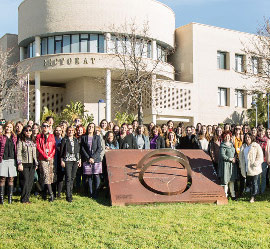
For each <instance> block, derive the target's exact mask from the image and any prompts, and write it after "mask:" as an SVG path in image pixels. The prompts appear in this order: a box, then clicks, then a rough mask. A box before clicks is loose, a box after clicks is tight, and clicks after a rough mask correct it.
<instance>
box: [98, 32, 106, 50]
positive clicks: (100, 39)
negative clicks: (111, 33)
mask: <svg viewBox="0 0 270 249" xmlns="http://www.w3.org/2000/svg"><path fill="white" fill-rule="evenodd" d="M104 48H105V39H104V35H99V36H98V52H99V53H104V51H105V49H104Z"/></svg>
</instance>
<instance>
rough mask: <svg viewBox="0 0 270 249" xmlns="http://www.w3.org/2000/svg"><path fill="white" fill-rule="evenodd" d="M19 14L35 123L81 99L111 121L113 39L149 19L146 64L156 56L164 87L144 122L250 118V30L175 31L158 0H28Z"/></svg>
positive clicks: (157, 77) (116, 65) (193, 26)
mask: <svg viewBox="0 0 270 249" xmlns="http://www.w3.org/2000/svg"><path fill="white" fill-rule="evenodd" d="M18 11H19V18H18V24H19V31H18V46H19V51H20V52H19V54H20V66H21V68H24V69H27V71H28V72H29V73H30V81H31V82H32V84H33V86H32V88H33V89H32V92H33V94H32V95H31V97H30V99H31V101H32V102H33V103H34V105H31V108H30V111H31V113H32V114H34V116H35V120H36V121H37V122H38V121H39V120H40V112H41V110H42V107H44V106H47V107H48V108H49V109H51V110H53V111H54V112H57V113H59V112H61V110H62V109H63V108H64V106H65V105H66V104H68V103H70V101H81V102H82V103H84V105H85V106H86V109H87V110H89V112H90V113H93V114H94V117H95V122H97V121H98V118H97V117H98V110H101V116H103V117H105V118H106V119H107V120H112V121H113V119H114V112H115V108H114V105H113V98H112V97H113V96H112V88H113V87H114V85H115V83H116V82H119V80H120V77H119V72H121V70H123V64H121V63H120V62H119V59H118V57H117V56H116V55H115V54H116V53H117V52H119V46H120V45H119V44H117V39H116V37H117V35H118V34H121V33H125V32H129V31H126V30H125V29H124V27H126V26H127V24H128V23H131V22H134V23H136V25H137V26H138V28H139V29H140V28H141V27H143V25H145V23H147V27H148V39H149V41H150V42H149V44H148V46H147V49H146V51H145V56H144V57H143V61H144V63H146V64H149V65H151V64H153V63H155V62H156V61H159V62H158V66H157V69H156V70H155V72H154V75H153V81H154V82H155V83H156V82H157V83H158V84H159V87H158V88H157V89H156V90H155V91H153V93H152V96H153V99H157V101H153V99H148V101H145V106H144V113H145V119H144V121H145V122H146V123H147V122H150V121H153V122H155V123H159V124H160V123H164V122H166V121H167V120H170V119H172V120H174V121H183V122H186V123H190V124H194V123H197V122H201V123H204V124H217V123H223V122H230V121H231V122H240V123H243V122H244V121H245V120H246V117H245V112H246V110H247V108H249V107H250V105H251V97H250V96H249V95H247V94H246V90H247V89H249V88H250V87H251V85H252V84H253V83H254V79H246V78H244V77H243V75H242V74H241V72H244V71H246V70H253V71H254V70H256V67H258V64H253V68H249V67H248V63H247V62H246V61H247V60H250V59H251V58H248V57H247V56H246V55H245V54H244V53H243V44H246V43H249V42H250V39H251V38H252V37H254V35H252V34H247V33H243V32H239V31H233V30H228V29H224V28H218V27H213V26H208V25H203V24H198V23H190V24H187V25H185V26H182V27H180V28H177V29H175V13H174V12H173V11H172V9H170V8H169V7H168V6H166V5H164V4H163V3H160V2H158V1H155V0H136V1H132V0H99V1H96V0H62V1H55V0H24V1H23V2H22V3H21V4H20V6H19V9H18ZM161 19H162V21H161ZM130 32H131V31H130ZM138 37H140V34H138ZM117 46H118V49H117ZM138 46H140V44H138ZM168 50H173V51H174V52H173V54H170V55H167V53H166V51H168ZM101 99H104V100H105V103H104V104H101V108H98V106H99V104H98V102H99V100H101ZM32 102H31V103H32Z"/></svg>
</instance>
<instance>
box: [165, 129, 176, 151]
mask: <svg viewBox="0 0 270 249" xmlns="http://www.w3.org/2000/svg"><path fill="white" fill-rule="evenodd" d="M165 145H166V148H170V149H174V150H175V149H178V144H177V140H176V135H175V133H174V132H173V131H170V132H169V133H168V135H167V138H166V144H165Z"/></svg>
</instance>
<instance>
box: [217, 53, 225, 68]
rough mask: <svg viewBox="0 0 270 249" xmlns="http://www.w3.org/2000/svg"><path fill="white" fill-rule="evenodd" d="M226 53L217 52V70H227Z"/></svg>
mask: <svg viewBox="0 0 270 249" xmlns="http://www.w3.org/2000/svg"><path fill="white" fill-rule="evenodd" d="M226 54H227V53H226V52H220V51H218V52H217V68H218V69H227V65H226V64H227V63H226V60H227V56H226Z"/></svg>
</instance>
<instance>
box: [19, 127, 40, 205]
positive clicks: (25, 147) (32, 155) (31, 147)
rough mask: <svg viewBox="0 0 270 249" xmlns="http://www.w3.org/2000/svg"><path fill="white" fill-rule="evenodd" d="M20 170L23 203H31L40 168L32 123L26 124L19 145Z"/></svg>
mask: <svg viewBox="0 0 270 249" xmlns="http://www.w3.org/2000/svg"><path fill="white" fill-rule="evenodd" d="M17 162H18V171H20V172H21V177H22V178H21V183H22V192H21V203H29V202H30V201H29V198H30V194H31V190H32V187H33V183H34V176H35V170H36V169H37V168H38V161H37V147H36V143H35V142H34V141H33V138H32V128H31V126H30V125H27V126H24V127H23V130H22V135H21V138H20V139H19V142H18V145H17Z"/></svg>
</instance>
